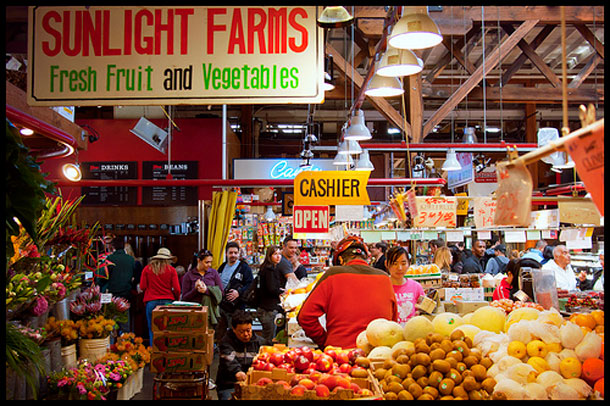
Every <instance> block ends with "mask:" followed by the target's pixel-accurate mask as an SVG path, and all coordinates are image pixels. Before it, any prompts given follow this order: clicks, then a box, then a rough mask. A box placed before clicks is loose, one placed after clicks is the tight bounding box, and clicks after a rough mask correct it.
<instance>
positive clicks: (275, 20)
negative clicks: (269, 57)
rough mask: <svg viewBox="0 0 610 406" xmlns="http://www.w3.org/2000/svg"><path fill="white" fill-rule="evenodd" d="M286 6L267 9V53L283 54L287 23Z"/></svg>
mask: <svg viewBox="0 0 610 406" xmlns="http://www.w3.org/2000/svg"><path fill="white" fill-rule="evenodd" d="M286 13H287V10H286V8H285V7H284V8H281V9H279V10H276V9H273V8H271V9H269V28H268V29H269V49H268V50H269V53H270V54H272V53H273V54H279V53H282V54H285V53H286V37H287V36H288V33H287V31H288V24H287V23H286Z"/></svg>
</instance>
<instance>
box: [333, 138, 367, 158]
mask: <svg viewBox="0 0 610 406" xmlns="http://www.w3.org/2000/svg"><path fill="white" fill-rule="evenodd" d="M361 152H362V147H360V144H358V141H354V140H344V141H341V143H340V144H339V147H338V148H337V153H338V154H349V155H358V154H360V153H361Z"/></svg>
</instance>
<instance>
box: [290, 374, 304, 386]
mask: <svg viewBox="0 0 610 406" xmlns="http://www.w3.org/2000/svg"><path fill="white" fill-rule="evenodd" d="M304 377H305V376H303V375H300V374H294V375H292V378H290V386H296V385H298V383H299V381H300V380H301V379H303V378H304Z"/></svg>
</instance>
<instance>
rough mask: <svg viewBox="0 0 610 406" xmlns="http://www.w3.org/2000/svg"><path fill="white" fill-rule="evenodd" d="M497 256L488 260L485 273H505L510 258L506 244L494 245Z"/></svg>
mask: <svg viewBox="0 0 610 406" xmlns="http://www.w3.org/2000/svg"><path fill="white" fill-rule="evenodd" d="M494 254H495V256H494V257H493V258H491V259H490V260H489V261H487V265H486V266H485V273H488V274H490V275H497V274H499V273H504V271H505V270H506V267H507V265H508V261H509V259H508V258H507V257H506V245H504V244H498V245H496V246H495V247H494Z"/></svg>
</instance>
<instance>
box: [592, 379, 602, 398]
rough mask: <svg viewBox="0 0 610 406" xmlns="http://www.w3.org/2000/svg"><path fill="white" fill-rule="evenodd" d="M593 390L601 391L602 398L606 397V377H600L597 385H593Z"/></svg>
mask: <svg viewBox="0 0 610 406" xmlns="http://www.w3.org/2000/svg"><path fill="white" fill-rule="evenodd" d="M593 390H595V391H597V392H599V394H600V395H601V396H602V398H603V397H604V378H602V379H598V380H597V382H595V385H593Z"/></svg>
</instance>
